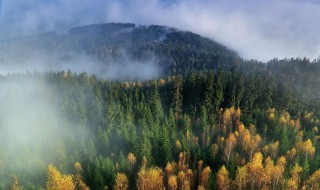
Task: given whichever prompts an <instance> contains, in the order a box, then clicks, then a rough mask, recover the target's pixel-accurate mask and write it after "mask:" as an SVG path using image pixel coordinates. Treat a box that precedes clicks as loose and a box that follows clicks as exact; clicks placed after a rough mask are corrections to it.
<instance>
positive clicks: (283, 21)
mask: <svg viewBox="0 0 320 190" xmlns="http://www.w3.org/2000/svg"><path fill="white" fill-rule="evenodd" d="M1 9H2V10H1V35H4V34H8V33H10V34H11V35H12V34H15V33H21V32H22V33H24V34H30V33H35V32H40V31H41V32H43V31H52V30H54V31H60V32H63V31H66V30H67V29H68V28H70V27H73V26H77V25H83V24H90V23H102V22H113V21H114V22H134V23H137V24H160V25H169V26H173V27H177V28H180V29H184V30H190V31H193V32H196V33H200V34H202V35H204V36H206V37H209V38H212V39H214V40H216V41H218V42H221V43H223V44H225V45H227V46H229V47H230V48H232V49H234V50H236V51H237V52H239V54H240V55H242V56H244V57H245V58H247V59H251V58H255V59H259V60H263V61H267V60H269V59H271V58H273V57H279V58H283V57H296V56H300V57H303V56H307V57H310V58H317V57H318V55H319V51H320V39H319V37H318V34H317V32H318V31H320V26H319V24H318V23H319V21H320V12H319V11H318V10H319V9H320V4H319V3H318V2H317V1H313V0H306V1H297V0H285V1H276V0H269V1H254V0H244V1H241V2H239V1H235V0H214V1H205V0H200V1H196V0H176V1H168V0H152V1H147V0H136V1H128V0H116V1H104V0H79V1H74V0H53V1H46V0H32V1H23V0H3V3H2V7H1Z"/></svg>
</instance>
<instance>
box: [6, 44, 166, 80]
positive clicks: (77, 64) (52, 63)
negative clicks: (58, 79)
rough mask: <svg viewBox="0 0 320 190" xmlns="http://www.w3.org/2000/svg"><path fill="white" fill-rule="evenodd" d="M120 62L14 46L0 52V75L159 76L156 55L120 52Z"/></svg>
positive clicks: (101, 77) (143, 77) (128, 77)
mask: <svg viewBox="0 0 320 190" xmlns="http://www.w3.org/2000/svg"><path fill="white" fill-rule="evenodd" d="M121 57H122V58H121V60H120V61H108V62H103V61H102V60H100V59H98V58H97V57H96V56H94V55H88V54H86V53H84V52H81V53H80V52H76V51H67V52H63V53H62V52H59V51H47V50H40V49H29V50H26V49H24V48H21V49H20V48H19V47H14V48H13V49H12V50H11V51H9V52H5V53H2V54H1V55H0V74H2V75H6V74H10V73H11V74H12V73H27V72H48V71H53V72H59V71H69V70H70V71H71V72H73V73H77V74H80V73H87V74H89V75H95V76H96V77H97V78H99V79H107V80H120V81H123V80H148V79H153V78H157V77H159V76H160V75H161V73H162V69H161V68H160V66H159V65H158V64H157V58H156V57H155V56H154V55H152V56H150V59H148V60H145V61H137V60H133V59H130V58H129V56H128V55H127V53H126V51H125V50H124V51H121Z"/></svg>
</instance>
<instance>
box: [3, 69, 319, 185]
mask: <svg viewBox="0 0 320 190" xmlns="http://www.w3.org/2000/svg"><path fill="white" fill-rule="evenodd" d="M17 78H20V79H21V78H22V79H28V78H35V79H37V80H40V81H43V82H45V83H46V84H47V85H48V86H49V87H50V88H51V89H53V90H54V91H55V92H56V93H57V94H56V96H55V97H50V101H56V100H57V102H59V106H58V107H59V110H61V112H62V113H63V115H64V117H65V120H66V121H69V122H71V123H72V124H71V125H70V126H66V128H65V131H64V133H65V134H64V135H66V136H67V137H71V138H67V139H62V140H60V141H59V142H55V143H56V144H57V146H53V145H52V146H53V147H55V148H56V150H55V151H56V152H57V153H59V155H58V159H55V160H54V161H50V159H49V160H42V162H43V165H42V166H41V167H40V169H38V170H37V171H35V170H36V169H35V170H34V171H30V170H26V171H24V173H19V172H16V171H17V168H15V167H14V165H15V164H13V165H10V164H9V163H6V162H9V160H7V159H6V158H5V157H1V161H2V162H4V163H3V164H2V165H1V166H2V167H1V175H2V176H3V181H2V187H4V186H11V187H12V188H19V187H20V186H23V187H25V188H29V189H39V188H41V187H46V188H47V189H61V188H62V187H63V189H89V188H90V189H103V188H106V187H108V188H109V189H110V188H114V189H134V188H137V189H161V188H166V189H196V188H198V189H212V188H217V189H248V188H250V189H279V188H289V187H290V188H292V189H300V188H305V189H309V188H314V187H318V186H319V181H317V177H318V176H317V174H318V173H319V170H318V168H319V163H320V162H319V159H320V154H319V142H318V139H319V137H320V136H319V133H318V125H319V124H320V122H319V119H318V115H317V114H316V113H313V112H310V111H309V110H299V109H300V108H303V107H304V102H301V101H299V99H298V98H296V97H297V96H296V95H295V94H294V93H293V92H292V91H290V90H286V88H284V87H283V85H282V84H278V83H277V82H276V81H274V80H273V79H272V78H263V77H262V76H260V75H257V74H244V73H242V72H235V71H233V72H231V71H227V70H217V71H208V72H197V73H190V74H187V75H175V76H170V77H167V78H163V79H159V80H151V81H145V82H138V81H137V82H129V81H128V82H117V81H108V80H98V79H96V78H95V77H94V76H89V75H87V74H85V73H83V74H80V75H76V74H73V73H71V72H59V73H42V74H41V73H34V74H28V75H9V76H7V77H3V78H2V80H16V79H17ZM55 99H56V100H55ZM286 110H289V111H290V110H293V111H292V112H291V113H289V112H288V111H286ZM296 110H298V111H299V113H298V112H297V111H296ZM82 129H85V130H86V131H87V132H88V133H89V134H91V135H90V136H89V137H87V138H83V137H82V134H77V132H76V131H81V130H82ZM69 133H70V134H69ZM55 143H54V144H55ZM62 147H64V148H62ZM61 148H62V149H61ZM26 149H28V147H26ZM25 151H26V152H27V150H25ZM5 154H6V152H2V155H5ZM32 159H34V158H32ZM39 159H41V158H39ZM51 163H52V164H53V165H52V164H51ZM74 163H75V164H74ZM7 166H10V167H7ZM60 171H63V173H66V174H62V173H61V172H60ZM46 173H47V174H46ZM12 174H14V175H13V176H12ZM10 176H12V177H11V179H12V183H10V184H8V180H9V179H10ZM19 179H20V181H19ZM20 184H21V185H20ZM60 187H61V188H60Z"/></svg>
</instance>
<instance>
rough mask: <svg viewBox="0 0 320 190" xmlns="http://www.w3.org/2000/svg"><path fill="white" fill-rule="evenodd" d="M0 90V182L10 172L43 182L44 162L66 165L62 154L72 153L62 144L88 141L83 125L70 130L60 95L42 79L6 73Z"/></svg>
mask: <svg viewBox="0 0 320 190" xmlns="http://www.w3.org/2000/svg"><path fill="white" fill-rule="evenodd" d="M0 91H1V94H0V163H1V164H0V176H1V179H0V182H1V183H2V184H3V183H8V182H9V181H8V178H9V176H10V175H11V174H16V175H19V176H20V178H21V180H22V181H24V180H26V181H27V182H28V181H29V180H39V181H41V180H42V181H45V178H46V176H45V175H44V174H45V173H46V167H47V165H48V164H50V163H54V164H57V165H58V164H59V166H63V167H64V165H66V164H70V163H66V159H65V157H66V156H67V155H69V156H71V155H73V156H75V155H76V154H75V152H74V151H75V150H71V149H70V148H68V147H65V145H66V144H72V143H74V142H75V139H77V143H79V144H81V142H85V141H88V139H89V137H90V135H91V134H90V132H89V130H88V129H86V128H85V127H82V128H81V127H78V129H77V131H71V127H72V125H73V124H72V123H73V122H71V121H69V120H67V119H66V117H65V116H64V115H63V109H62V107H61V105H62V104H61V101H62V99H63V97H62V94H61V93H57V91H56V90H55V89H54V88H53V87H52V85H50V84H48V83H47V82H46V81H45V80H40V79H39V78H38V79H37V77H31V76H26V75H16V74H15V75H9V76H6V77H1V79H0ZM75 159H79V157H73V160H75ZM71 164H72V163H71ZM29 182H31V181H29ZM0 188H3V187H0Z"/></svg>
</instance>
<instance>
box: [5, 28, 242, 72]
mask: <svg viewBox="0 0 320 190" xmlns="http://www.w3.org/2000/svg"><path fill="white" fill-rule="evenodd" d="M37 51H40V52H41V53H43V51H47V52H55V53H57V54H58V56H60V57H62V58H68V54H69V53H70V52H81V53H85V54H88V55H91V56H96V57H98V59H99V60H101V61H103V62H104V63H105V64H106V65H107V64H110V63H117V62H122V61H124V60H126V61H128V60H135V61H148V60H153V61H155V62H156V63H157V64H159V65H160V66H161V67H162V68H163V72H164V73H169V74H170V73H171V74H177V73H180V74H181V73H185V72H187V71H191V70H203V69H216V68H217V67H219V66H227V65H228V64H230V63H231V62H234V60H235V59H236V58H237V54H236V53H235V52H234V51H232V50H230V49H228V48H227V47H225V46H223V45H221V44H219V43H216V42H214V41H213V40H210V39H207V38H204V37H201V36H200V35H197V34H194V33H192V32H186V31H180V30H177V29H174V28H170V27H167V26H157V25H151V26H136V25H135V24H120V23H107V24H95V25H87V26H80V27H75V28H72V29H70V30H69V32H68V33H67V34H65V35H57V34H55V33H46V34H40V35H36V36H28V37H23V38H17V39H12V40H7V41H3V42H2V43H0V52H1V54H0V60H1V59H7V60H8V59H12V60H16V59H17V58H19V59H18V60H19V61H23V60H25V59H26V58H27V57H28V56H34V55H35V54H37V53H35V52H37ZM1 55H5V56H1ZM17 55H18V56H17ZM55 64H58V63H55Z"/></svg>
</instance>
